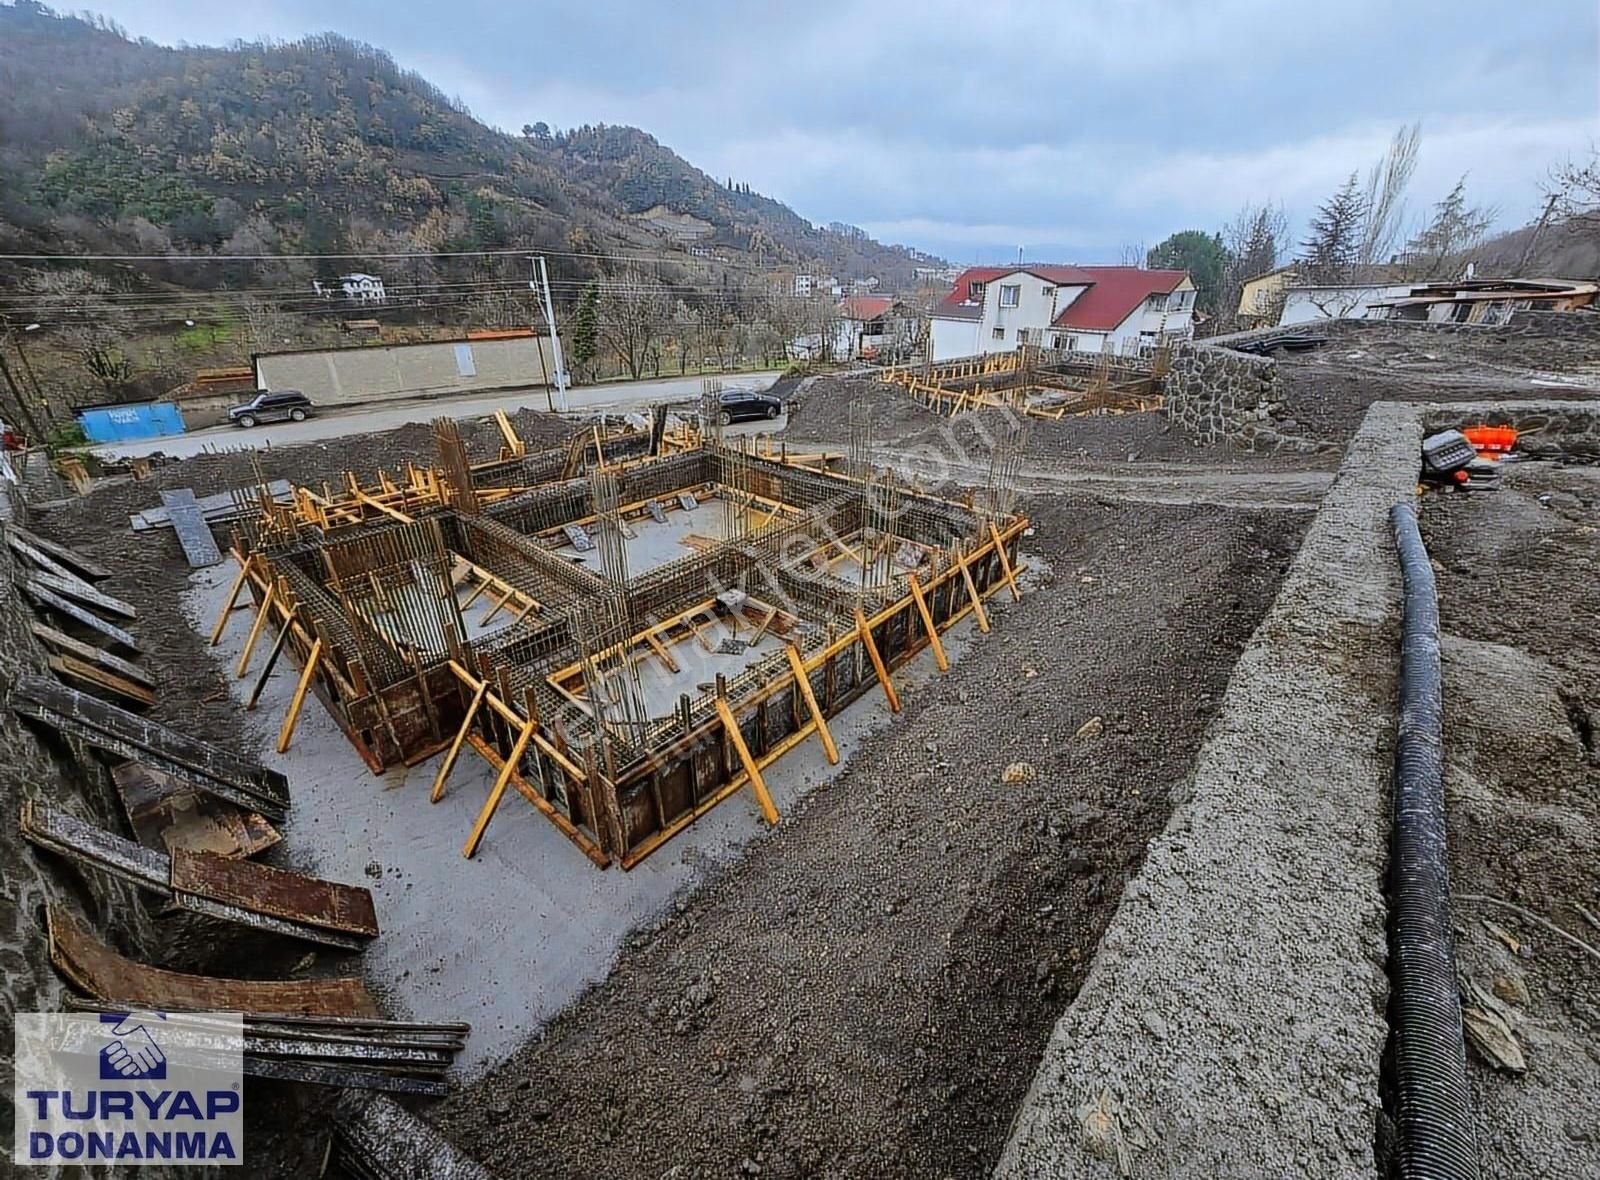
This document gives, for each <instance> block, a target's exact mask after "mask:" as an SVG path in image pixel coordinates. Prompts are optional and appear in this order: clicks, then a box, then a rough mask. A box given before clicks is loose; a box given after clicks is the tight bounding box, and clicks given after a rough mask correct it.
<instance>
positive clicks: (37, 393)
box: [17, 324, 44, 406]
mask: <svg viewBox="0 0 1600 1180" xmlns="http://www.w3.org/2000/svg"><path fill="white" fill-rule="evenodd" d="M38 330H39V325H38V324H26V325H24V326H23V329H22V333H23V335H24V336H25V335H27V334H28V333H29V332H37V331H38ZM17 357H18V359H20V360H21V361H22V371H23V372H24V373H26V374H27V375H28V384H29V385H31V386H33V396H34V397H35V398H36V399H37V400H38V402H39V404H40V405H41V406H42V405H44V391H43V390H41V389H40V388H39V378H37V377H35V376H34V375H33V365H32V364H31V363H30V362H29V360H28V354H27V352H26V351H25V350H24V349H23V347H22V336H18V337H17Z"/></svg>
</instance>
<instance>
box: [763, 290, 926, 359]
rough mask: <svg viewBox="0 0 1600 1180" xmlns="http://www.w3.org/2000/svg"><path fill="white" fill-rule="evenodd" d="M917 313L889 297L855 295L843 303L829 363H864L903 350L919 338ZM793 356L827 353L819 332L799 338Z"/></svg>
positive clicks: (835, 322) (836, 321)
mask: <svg viewBox="0 0 1600 1180" xmlns="http://www.w3.org/2000/svg"><path fill="white" fill-rule="evenodd" d="M917 323H918V316H917V313H916V312H914V311H911V310H910V309H908V308H907V307H906V306H905V304H903V303H901V302H900V301H899V300H898V299H894V298H891V297H889V296H887V295H851V296H849V297H848V298H846V299H843V300H841V301H840V302H839V311H838V318H837V320H835V321H834V324H833V343H832V346H831V347H830V348H829V349H828V352H827V357H828V359H829V360H836V361H841V360H860V359H862V358H864V357H872V356H878V355H880V354H882V353H883V352H884V351H885V350H888V351H891V352H893V351H897V350H899V351H903V350H904V347H905V346H906V345H907V344H908V342H909V341H910V340H911V339H912V338H913V337H914V336H915V335H916V333H915V332H914V331H913V329H914V328H915V327H916V326H917ZM789 351H790V355H792V356H795V357H818V356H821V355H822V353H823V349H822V338H821V337H820V336H819V335H818V334H817V333H815V332H812V333H809V334H805V335H801V336H799V337H796V339H795V341H794V343H793V344H792V345H790V349H789Z"/></svg>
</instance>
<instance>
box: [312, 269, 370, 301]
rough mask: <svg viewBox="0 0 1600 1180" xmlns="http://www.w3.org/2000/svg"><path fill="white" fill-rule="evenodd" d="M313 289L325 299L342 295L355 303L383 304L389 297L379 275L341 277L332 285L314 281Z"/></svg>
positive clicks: (357, 274)
mask: <svg viewBox="0 0 1600 1180" xmlns="http://www.w3.org/2000/svg"><path fill="white" fill-rule="evenodd" d="M311 289H312V290H313V291H315V292H316V293H317V294H318V295H321V296H322V297H323V298H324V299H332V298H333V297H334V296H335V295H340V296H343V297H344V298H345V299H349V300H351V301H352V302H355V303H382V302H383V301H384V299H385V298H386V297H387V296H385V294H384V290H383V280H382V279H380V278H379V277H378V276H377V275H369V274H360V273H356V274H348V275H340V276H339V277H338V278H337V279H335V280H334V281H333V282H331V283H321V282H317V281H316V280H312V283H311Z"/></svg>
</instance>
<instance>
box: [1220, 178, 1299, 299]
mask: <svg viewBox="0 0 1600 1180" xmlns="http://www.w3.org/2000/svg"><path fill="white" fill-rule="evenodd" d="M1222 239H1223V245H1224V246H1225V247H1226V248H1227V251H1228V265H1227V267H1226V268H1225V269H1224V271H1223V275H1222V286H1221V290H1220V292H1219V294H1218V297H1217V318H1218V320H1219V321H1220V322H1221V323H1223V324H1227V323H1231V322H1232V321H1233V320H1235V319H1237V318H1238V317H1239V315H1240V313H1241V309H1240V307H1239V301H1240V298H1241V296H1242V295H1243V292H1244V285H1245V283H1246V282H1248V281H1249V280H1251V279H1254V278H1259V277H1260V276H1262V275H1265V274H1270V273H1271V272H1272V271H1274V270H1277V269H1278V267H1279V266H1281V265H1283V264H1284V263H1286V262H1288V260H1289V251H1290V250H1291V249H1292V239H1291V238H1290V236H1289V218H1288V216H1287V215H1286V214H1285V213H1284V211H1283V207H1282V206H1281V205H1267V204H1261V205H1257V204H1255V203H1253V202H1247V203H1246V204H1245V205H1243V206H1242V207H1241V208H1240V209H1239V212H1238V213H1237V214H1235V215H1234V218H1233V220H1232V221H1230V222H1229V223H1228V224H1227V225H1226V226H1225V227H1223V231H1222ZM1268 310H1269V309H1267V308H1263V307H1258V308H1252V309H1250V314H1251V315H1252V316H1254V317H1260V316H1263V315H1265V314H1267V312H1268Z"/></svg>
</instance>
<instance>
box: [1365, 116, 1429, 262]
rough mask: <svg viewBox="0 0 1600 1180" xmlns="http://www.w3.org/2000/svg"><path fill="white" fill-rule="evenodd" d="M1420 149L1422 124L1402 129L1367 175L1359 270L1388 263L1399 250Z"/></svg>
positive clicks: (1397, 132) (1414, 124) (1396, 133)
mask: <svg viewBox="0 0 1600 1180" xmlns="http://www.w3.org/2000/svg"><path fill="white" fill-rule="evenodd" d="M1421 145H1422V124H1421V123H1413V124H1411V126H1409V127H1402V128H1400V130H1398V131H1396V132H1395V133H1394V138H1393V139H1392V140H1390V141H1389V150H1388V151H1387V152H1386V153H1384V155H1383V156H1382V157H1381V158H1380V159H1379V160H1378V161H1377V162H1376V163H1374V164H1373V165H1372V167H1371V168H1370V169H1369V170H1368V171H1367V187H1366V190H1365V191H1364V192H1363V194H1362V207H1363V208H1364V209H1365V211H1366V222H1365V224H1364V225H1363V226H1362V233H1361V243H1360V246H1359V248H1358V249H1357V251H1356V264H1357V265H1358V266H1371V265H1373V264H1374V263H1381V262H1387V261H1389V258H1390V256H1391V255H1393V254H1394V252H1395V249H1396V247H1398V246H1399V244H1400V234H1401V230H1402V223H1403V222H1404V221H1405V214H1406V188H1407V187H1408V186H1409V185H1410V184H1411V174H1412V173H1413V172H1414V171H1416V167H1417V149H1418V148H1419V147H1420V146H1421Z"/></svg>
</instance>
